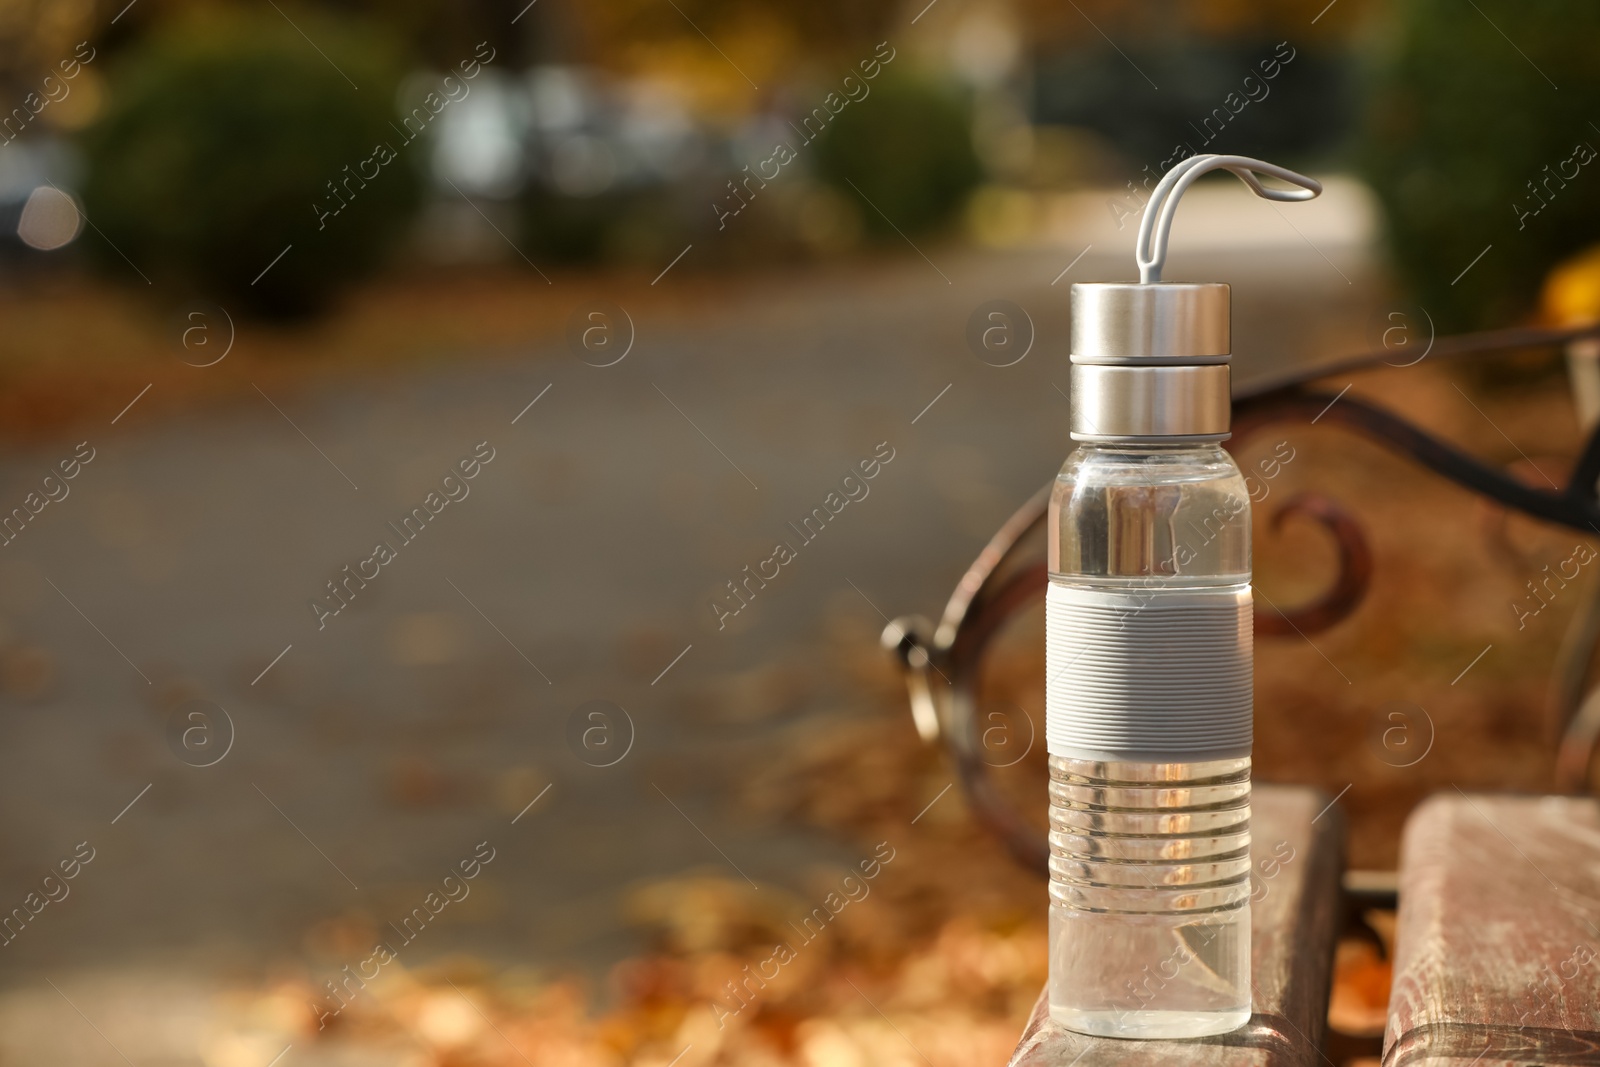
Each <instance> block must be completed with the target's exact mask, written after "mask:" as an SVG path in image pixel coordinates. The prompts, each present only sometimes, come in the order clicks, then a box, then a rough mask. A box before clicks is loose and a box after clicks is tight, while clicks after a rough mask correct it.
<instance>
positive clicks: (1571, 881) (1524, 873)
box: [1384, 791, 1600, 1067]
mask: <svg viewBox="0 0 1600 1067" xmlns="http://www.w3.org/2000/svg"><path fill="white" fill-rule="evenodd" d="M1400 855H1401V864H1400V922H1399V929H1398V934H1397V937H1396V945H1395V984H1394V990H1393V992H1392V993H1391V995H1390V998H1389V1026H1388V1031H1387V1033H1386V1034H1385V1035H1384V1064H1385V1067H1444V1065H1446V1064H1449V1065H1459V1067H1465V1065H1466V1064H1469V1063H1477V1064H1478V1065H1479V1067H1489V1065H1493V1064H1579V1063H1583V1064H1600V804H1597V803H1596V802H1595V801H1594V800H1592V799H1587V798H1579V797H1509V796H1482V795H1476V794H1474V795H1468V794H1465V793H1461V792H1459V791H1456V792H1450V793H1443V794H1440V795H1437V796H1434V797H1431V798H1429V799H1428V800H1427V801H1426V802H1425V803H1424V804H1423V805H1422V806H1421V807H1419V808H1418V809H1417V810H1416V811H1415V812H1414V813H1413V814H1412V815H1411V818H1410V819H1409V820H1408V821H1407V823H1406V830H1405V836H1404V838H1403V839H1402V841H1401V852H1400Z"/></svg>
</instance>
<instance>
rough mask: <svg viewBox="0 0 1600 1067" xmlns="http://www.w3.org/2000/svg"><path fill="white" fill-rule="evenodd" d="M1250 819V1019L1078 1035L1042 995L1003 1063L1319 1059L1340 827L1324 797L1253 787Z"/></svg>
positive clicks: (1091, 1066) (1286, 1066) (1042, 1066)
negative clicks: (1170, 1031)
mask: <svg viewBox="0 0 1600 1067" xmlns="http://www.w3.org/2000/svg"><path fill="white" fill-rule="evenodd" d="M1250 814H1251V819H1250V824H1251V829H1250V837H1251V846H1250V851H1251V857H1252V860H1253V863H1252V872H1251V878H1252V882H1253V883H1254V885H1255V890H1254V894H1253V900H1254V902H1253V903H1252V905H1251V912H1250V921H1251V938H1250V941H1251V946H1250V947H1251V961H1252V962H1251V966H1252V967H1253V971H1252V979H1253V984H1254V986H1255V995H1254V999H1255V1005H1254V1006H1255V1014H1254V1015H1253V1016H1252V1017H1251V1019H1250V1021H1249V1022H1248V1023H1247V1024H1245V1026H1244V1027H1243V1028H1242V1029H1240V1030H1236V1031H1234V1032H1233V1033H1231V1034H1224V1035H1222V1036H1219V1037H1208V1038H1202V1039H1199V1040H1196V1041H1120V1040H1115V1039H1112V1038H1101V1037H1086V1036H1084V1035H1082V1034H1075V1033H1072V1032H1071V1031H1069V1030H1063V1029H1062V1028H1061V1027H1059V1026H1056V1025H1055V1024H1054V1023H1052V1022H1051V1021H1050V1012H1049V1005H1048V1002H1047V999H1046V998H1045V997H1044V996H1040V998H1039V1001H1038V1003H1037V1004H1035V1005H1034V1009H1033V1017H1032V1018H1031V1019H1030V1020H1029V1021H1028V1027H1027V1030H1026V1031H1024V1033H1023V1035H1022V1043H1021V1044H1020V1045H1018V1046H1017V1050H1016V1052H1015V1053H1014V1054H1013V1055H1012V1057H1011V1064H1012V1067H1068V1065H1077V1067H1100V1065H1107V1064H1138V1065H1140V1067H1150V1065H1160V1064H1185V1065H1195V1067H1203V1065H1207V1064H1216V1065H1221V1064H1228V1065H1236V1064H1237V1065H1245V1064H1250V1065H1260V1067H1267V1065H1271V1067H1301V1065H1304V1067H1310V1065H1312V1064H1318V1063H1321V1062H1323V1061H1322V1052H1321V1048H1322V1037H1323V1029H1324V1027H1325V1024H1326V1020H1327V1011H1328V986H1329V982H1330V981H1331V978H1332V974H1333V949H1334V942H1335V939H1336V937H1337V933H1338V931H1337V927H1338V923H1339V917H1340V912H1339V874H1340V867H1341V863H1342V859H1341V853H1342V850H1343V846H1344V823H1343V820H1342V818H1341V817H1340V814H1339V811H1338V809H1337V808H1334V807H1332V805H1331V804H1330V802H1329V798H1327V797H1325V796H1324V795H1322V794H1321V793H1318V792H1316V791H1314V790H1311V789H1300V788H1290V787H1285V786H1269V785H1260V784H1258V785H1256V787H1255V790H1254V792H1253V795H1252V797H1251V813H1250ZM1286 856H1288V857H1292V858H1289V859H1287V860H1285V858H1284V857H1286Z"/></svg>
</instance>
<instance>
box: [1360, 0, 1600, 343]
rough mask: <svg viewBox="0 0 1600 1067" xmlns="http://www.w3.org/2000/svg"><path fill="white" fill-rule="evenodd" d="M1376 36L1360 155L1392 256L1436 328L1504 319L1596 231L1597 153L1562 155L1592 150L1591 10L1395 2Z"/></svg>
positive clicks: (1595, 115) (1552, 2) (1496, 2)
mask: <svg viewBox="0 0 1600 1067" xmlns="http://www.w3.org/2000/svg"><path fill="white" fill-rule="evenodd" d="M1480 8H1481V10H1480ZM1490 19H1493V22H1492V23H1491V22H1490ZM1387 31H1388V32H1387V37H1386V39H1385V41H1384V44H1383V47H1382V50H1381V53H1380V55H1379V56H1378V58H1377V60H1376V62H1375V63H1374V64H1373V66H1372V69H1371V71H1370V77H1369V88H1370V94H1369V99H1368V104H1367V107H1368V110H1367V114H1366V118H1365V124H1364V125H1365V129H1364V133H1363V137H1362V143H1361V146H1360V155H1361V163H1362V168H1363V170H1364V172H1365V175H1366V177H1367V179H1368V180H1369V181H1370V182H1371V183H1372V185H1373V187H1374V188H1375V189H1376V190H1377V194H1378V197H1379V200H1380V201H1381V203H1382V206H1383V211H1384V214H1385V216H1386V219H1387V223H1388V233H1389V238H1390V243H1391V246H1392V250H1393V253H1394V258H1395V261H1396V263H1397V265H1398V266H1399V268H1400V270H1401V272H1402V274H1403V276H1404V278H1405V280H1406V281H1407V282H1408V283H1409V285H1410V286H1411V287H1412V289H1413V290H1414V293H1415V295H1416V297H1417V298H1418V300H1419V301H1420V302H1421V303H1422V305H1423V306H1424V307H1426V308H1427V309H1428V310H1429V312H1430V314H1431V315H1432V316H1433V317H1434V319H1435V320H1436V322H1437V323H1438V325H1439V326H1440V328H1441V329H1445V330H1459V329H1467V328H1475V327H1485V326H1495V325H1504V324H1506V323H1508V322H1512V321H1515V320H1516V319H1518V318H1520V317H1522V316H1524V315H1526V314H1527V312H1528V310H1529V308H1530V307H1531V305H1532V303H1533V301H1534V298H1535V296H1536V294H1537V293H1538V290H1539V286H1540V284H1541V282H1542V280H1543V277H1544V275H1545V273H1546V272H1547V271H1548V270H1549V269H1550V268H1551V267H1552V266H1553V265H1554V264H1555V263H1556V262H1557V261H1558V260H1560V259H1562V258H1564V257H1565V256H1566V255H1568V254H1570V253H1571V252H1573V251H1575V250H1577V249H1579V248H1581V247H1583V246H1585V245H1588V244H1591V243H1593V242H1595V241H1596V240H1600V160H1595V161H1591V162H1589V163H1587V164H1584V165H1582V166H1579V167H1578V168H1577V169H1578V173H1577V175H1576V177H1571V176H1570V175H1571V174H1572V171H1573V169H1574V167H1575V166H1576V165H1577V164H1576V161H1574V162H1573V163H1567V162H1566V161H1568V160H1571V159H1573V155H1574V148H1575V147H1576V146H1577V145H1579V144H1580V143H1586V144H1588V145H1592V146H1596V147H1600V129H1597V128H1596V127H1595V126H1594V125H1593V124H1592V121H1594V122H1600V63H1596V62H1595V59H1594V47H1595V42H1596V41H1597V40H1600V5H1597V4H1593V3H1589V2H1586V0H1479V3H1478V4H1477V5H1474V4H1470V3H1462V2H1461V0H1400V2H1399V3H1397V5H1396V6H1395V8H1394V10H1393V12H1392V25H1390V26H1389V27H1387ZM1513 42H1515V43H1513ZM1557 87H1559V89H1558V88H1557ZM1591 120H1592V121H1591ZM1590 154H1591V155H1592V149H1591V150H1590ZM1547 166H1548V167H1549V168H1550V169H1549V170H1546V169H1545V168H1546V167H1547ZM1561 169H1565V170H1566V172H1567V174H1568V175H1569V177H1567V178H1565V179H1563V178H1561V177H1560V176H1559V174H1558V173H1557V172H1558V171H1560V170H1561ZM1552 174H1557V177H1556V178H1555V179H1554V180H1551V178H1550V176H1551V175H1552ZM1529 182H1533V183H1535V185H1537V186H1539V189H1540V196H1541V197H1542V198H1543V199H1542V200H1540V199H1535V198H1534V194H1533V193H1532V192H1531V191H1530V189H1529V186H1528V183H1529ZM1546 182H1548V190H1547V189H1546V187H1545V184H1544V183H1546ZM1541 204H1542V205H1543V206H1542V207H1541ZM1535 209H1537V214H1534V213H1532V212H1533V211H1534V210H1535ZM1524 212H1527V213H1528V214H1526V215H1524V214H1523V213H1524ZM1491 244H1492V245H1493V248H1491V249H1490V250H1489V252H1488V253H1487V254H1486V255H1484V257H1483V258H1482V259H1481V260H1480V261H1479V262H1478V263H1477V264H1476V265H1475V266H1473V267H1472V269H1471V270H1468V271H1467V272H1466V274H1465V275H1464V276H1461V277H1460V280H1459V281H1455V279H1456V278H1457V277H1458V276H1459V275H1460V272H1461V271H1462V270H1463V269H1465V268H1466V267H1467V265H1468V264H1469V263H1471V262H1472V260H1473V258H1474V257H1475V256H1477V255H1478V254H1479V253H1480V252H1482V251H1483V250H1484V248H1485V246H1488V245H1491Z"/></svg>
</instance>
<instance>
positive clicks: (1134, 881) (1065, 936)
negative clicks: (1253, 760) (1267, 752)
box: [1050, 756, 1250, 1038]
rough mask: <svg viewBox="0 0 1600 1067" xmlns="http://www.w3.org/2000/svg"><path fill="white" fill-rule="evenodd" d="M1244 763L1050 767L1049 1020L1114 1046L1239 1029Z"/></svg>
mask: <svg viewBox="0 0 1600 1067" xmlns="http://www.w3.org/2000/svg"><path fill="white" fill-rule="evenodd" d="M1249 826H1250V761H1249V760H1248V759H1233V760H1214V761H1210V762H1206V763H1181V764H1179V763H1167V764H1148V763H1146V764H1132V763H1102V762H1094V761H1087V760H1071V759H1064V758H1061V757H1055V756H1052V757H1051V758H1050V1010H1051V1015H1052V1017H1053V1018H1054V1019H1055V1020H1056V1021H1057V1022H1058V1023H1060V1024H1061V1025H1062V1026H1066V1027H1068V1028H1069V1029H1072V1030H1077V1031H1080V1032H1083V1033H1089V1034H1096V1035H1100V1036H1107V1037H1124V1038H1184V1037H1202V1036H1205V1035H1208V1034H1220V1033H1226V1032H1227V1031H1229V1030H1233V1029H1236V1028H1237V1027H1239V1026H1241V1025H1243V1024H1244V1022H1245V1021H1246V1020H1248V1019H1249V1017H1250V910H1249V903H1250V830H1249Z"/></svg>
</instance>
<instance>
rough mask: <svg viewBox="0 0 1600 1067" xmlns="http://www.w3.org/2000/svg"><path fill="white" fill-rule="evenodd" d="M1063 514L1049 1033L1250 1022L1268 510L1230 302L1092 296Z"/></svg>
mask: <svg viewBox="0 0 1600 1067" xmlns="http://www.w3.org/2000/svg"><path fill="white" fill-rule="evenodd" d="M1072 305H1073V328H1072V337H1073V350H1072V360H1073V367H1072V436H1073V438H1074V439H1075V440H1077V441H1078V442H1079V447H1078V449H1077V451H1075V452H1073V453H1072V455H1071V456H1070V457H1069V458H1068V459H1067V462H1066V465H1065V466H1063V467H1062V469H1061V473H1060V475H1059V476H1058V477H1057V479H1056V484H1055V490H1054V493H1053V495H1052V497H1051V501H1050V512H1049V550H1048V551H1049V569H1050V581H1049V586H1048V590H1047V593H1046V609H1045V610H1046V671H1047V677H1046V690H1045V692H1046V709H1047V710H1046V734H1047V737H1048V740H1049V763H1050V984H1049V997H1050V1012H1051V1015H1052V1017H1053V1018H1054V1019H1055V1021H1056V1022H1058V1023H1059V1024H1061V1025H1063V1026H1065V1027H1067V1028H1069V1029H1072V1030H1076V1031H1080V1032H1082V1033H1088V1034H1096V1035H1102V1036H1109V1037H1121V1038H1188V1037H1201V1036H1205V1035H1208V1034H1218V1033H1224V1032H1227V1031H1230V1030H1234V1029H1236V1028H1238V1027H1239V1026H1241V1025H1243V1024H1244V1023H1245V1021H1246V1020H1248V1019H1249V1017H1250V907H1249V906H1250V740H1251V717H1252V666H1253V664H1252V658H1251V596H1250V497H1249V493H1248V491H1247V489H1246V487H1245V481H1244V477H1243V475H1242V474H1241V473H1240V471H1239V468H1238V467H1237V466H1236V465H1235V464H1234V462H1233V460H1232V458H1230V457H1229V455H1228V454H1227V453H1226V452H1225V451H1223V449H1222V448H1221V445H1220V442H1221V441H1222V440H1223V439H1224V438H1226V437H1227V435H1228V420H1229V410H1230V408H1229V368H1228V360H1229V358H1230V349H1231V337H1230V332H1229V291H1228V287H1227V286H1225V285H1174V284H1138V285H1134V284H1128V285H1074V286H1073V292H1072Z"/></svg>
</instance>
